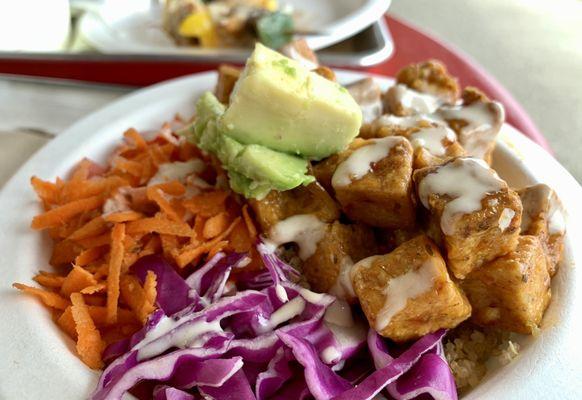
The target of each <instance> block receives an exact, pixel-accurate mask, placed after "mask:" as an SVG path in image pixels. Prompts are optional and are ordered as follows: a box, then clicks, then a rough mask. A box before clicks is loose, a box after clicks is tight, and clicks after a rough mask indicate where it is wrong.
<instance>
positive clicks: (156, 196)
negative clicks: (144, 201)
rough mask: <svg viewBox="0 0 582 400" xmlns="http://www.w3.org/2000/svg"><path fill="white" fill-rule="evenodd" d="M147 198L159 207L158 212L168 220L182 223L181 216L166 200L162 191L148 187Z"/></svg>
mask: <svg viewBox="0 0 582 400" xmlns="http://www.w3.org/2000/svg"><path fill="white" fill-rule="evenodd" d="M147 194H148V198H149V199H150V200H152V201H154V202H156V204H157V205H158V207H160V210H161V211H163V212H164V213H165V214H166V215H167V216H168V217H170V219H172V220H174V221H177V222H182V216H181V215H179V214H178V212H176V210H174V208H173V207H172V204H170V201H169V200H168V199H166V195H165V194H164V192H162V189H160V188H157V187H155V186H150V187H148V189H147Z"/></svg>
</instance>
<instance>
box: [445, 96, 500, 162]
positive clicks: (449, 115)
mask: <svg viewBox="0 0 582 400" xmlns="http://www.w3.org/2000/svg"><path fill="white" fill-rule="evenodd" d="M437 114H438V116H439V117H441V118H442V119H444V120H462V121H465V122H466V123H467V125H465V126H464V127H463V128H461V131H460V138H459V139H460V142H461V144H462V145H463V147H464V149H465V150H466V151H467V154H469V155H470V156H473V157H479V158H483V157H484V156H485V153H486V152H487V149H488V148H489V146H490V144H491V143H492V142H493V141H494V140H495V137H496V136H497V130H494V129H493V127H494V126H495V125H496V124H497V123H499V121H503V120H504V119H505V110H504V108H503V106H502V105H501V104H500V103H497V102H491V103H483V102H476V103H473V104H470V105H467V106H465V105H456V106H452V107H442V108H440V109H439V110H438V113H437ZM487 132H489V134H488V135H487V134H486V133H487Z"/></svg>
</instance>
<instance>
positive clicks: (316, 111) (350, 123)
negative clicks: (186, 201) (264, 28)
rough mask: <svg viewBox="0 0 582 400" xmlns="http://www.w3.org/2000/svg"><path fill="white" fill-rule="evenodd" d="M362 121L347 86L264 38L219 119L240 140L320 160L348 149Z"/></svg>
mask: <svg viewBox="0 0 582 400" xmlns="http://www.w3.org/2000/svg"><path fill="white" fill-rule="evenodd" d="M361 123H362V112H361V109H360V107H359V106H358V104H357V103H356V101H355V100H354V99H353V98H352V97H351V95H350V94H349V93H348V91H347V90H346V89H345V88H343V87H342V86H340V85H339V84H337V83H335V82H332V81H330V80H327V79H325V78H323V77H321V76H319V75H318V74H316V73H314V72H311V71H308V70H307V69H306V68H304V67H303V66H301V65H300V64H299V63H298V62H296V61H294V60H291V59H289V58H287V57H285V56H283V55H281V54H279V53H277V52H275V51H273V50H271V49H269V48H267V47H265V46H263V45H261V44H260V43H257V44H256V47H255V50H254V52H253V54H252V55H251V57H250V58H249V60H248V61H247V64H246V66H245V69H244V71H243V73H242V75H241V77H240V78H239V80H238V81H237V83H236V85H235V87H234V90H233V92H232V94H231V97H230V104H229V106H228V107H227V109H226V111H225V112H224V114H223V115H222V117H220V118H219V121H218V124H219V129H220V131H221V132H223V133H225V134H227V135H228V136H230V137H232V138H233V139H235V140H237V141H239V142H240V143H243V144H260V145H263V146H265V147H268V148H270V149H273V150H277V151H280V152H284V153H289V154H297V155H301V156H303V157H306V158H311V159H317V160H318V159H322V158H325V157H327V156H329V155H331V154H334V153H337V152H338V151H340V150H342V149H344V148H345V147H346V146H347V145H348V144H349V143H350V142H351V141H352V139H353V138H354V137H356V136H357V134H358V132H359V129H360V125H361Z"/></svg>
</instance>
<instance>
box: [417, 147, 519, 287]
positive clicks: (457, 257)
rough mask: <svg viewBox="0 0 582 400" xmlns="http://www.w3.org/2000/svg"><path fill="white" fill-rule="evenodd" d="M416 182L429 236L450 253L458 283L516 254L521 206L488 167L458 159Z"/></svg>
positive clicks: (427, 170) (431, 169) (419, 174)
mask: <svg viewBox="0 0 582 400" xmlns="http://www.w3.org/2000/svg"><path fill="white" fill-rule="evenodd" d="M414 182H415V185H416V193H417V194H418V197H419V200H420V202H421V203H422V205H423V206H424V208H425V209H426V210H427V214H428V215H427V218H426V220H427V221H428V222H427V228H426V230H427V232H428V234H429V236H430V237H432V238H433V239H434V240H435V241H436V242H437V243H439V244H440V245H442V246H443V247H444V248H445V249H446V255H447V265H448V267H449V268H450V270H451V272H452V273H453V274H454V275H455V277H456V278H458V279H464V278H465V276H467V275H468V274H469V273H470V272H471V271H472V270H473V269H474V268H477V267H479V266H481V265H483V264H484V263H486V262H488V261H491V260H493V259H495V258H497V257H499V256H501V255H504V254H507V253H509V252H510V251H512V250H514V249H515V247H516V245H517V239H518V237H519V231H520V224H521V212H522V207H521V201H520V199H519V196H518V195H517V193H516V192H515V191H513V190H511V189H510V188H508V186H507V183H506V182H505V181H503V180H502V179H501V178H499V176H498V175H497V174H496V173H495V171H493V170H492V169H490V168H489V166H488V165H487V164H486V163H485V162H484V161H482V160H479V159H476V158H464V157H460V158H455V159H453V160H451V161H448V162H446V163H445V164H443V165H439V166H436V167H428V168H423V169H420V170H417V171H415V173H414Z"/></svg>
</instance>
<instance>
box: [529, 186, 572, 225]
mask: <svg viewBox="0 0 582 400" xmlns="http://www.w3.org/2000/svg"><path fill="white" fill-rule="evenodd" d="M521 201H522V204H523V214H522V218H521V230H522V231H524V232H526V231H528V230H529V229H530V227H531V224H532V222H533V220H534V219H536V218H539V217H540V216H543V214H545V217H546V223H547V226H548V233H549V234H550V235H559V234H564V232H565V231H566V218H565V215H564V214H565V212H564V209H563V207H562V204H561V203H560V200H559V199H558V197H557V196H556V193H555V192H554V191H553V190H552V189H551V188H550V187H549V186H547V185H545V184H543V183H541V184H537V185H535V186H532V187H529V188H527V189H526V192H525V193H522V194H521ZM540 214H541V215H540Z"/></svg>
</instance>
